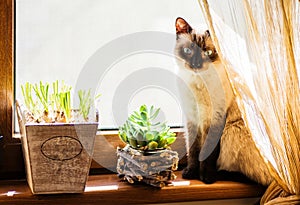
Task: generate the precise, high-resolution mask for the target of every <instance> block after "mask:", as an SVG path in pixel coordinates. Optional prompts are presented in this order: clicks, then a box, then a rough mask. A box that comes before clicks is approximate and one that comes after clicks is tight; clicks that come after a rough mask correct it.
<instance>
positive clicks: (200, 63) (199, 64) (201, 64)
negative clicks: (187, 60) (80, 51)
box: [189, 62, 203, 70]
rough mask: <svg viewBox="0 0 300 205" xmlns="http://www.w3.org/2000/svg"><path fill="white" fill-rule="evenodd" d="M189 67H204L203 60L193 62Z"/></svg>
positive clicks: (197, 68)
mask: <svg viewBox="0 0 300 205" xmlns="http://www.w3.org/2000/svg"><path fill="white" fill-rule="evenodd" d="M189 67H190V68H191V69H193V70H200V69H201V68H203V62H198V63H191V64H189Z"/></svg>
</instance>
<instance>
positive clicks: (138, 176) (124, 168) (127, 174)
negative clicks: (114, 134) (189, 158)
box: [117, 145, 179, 188]
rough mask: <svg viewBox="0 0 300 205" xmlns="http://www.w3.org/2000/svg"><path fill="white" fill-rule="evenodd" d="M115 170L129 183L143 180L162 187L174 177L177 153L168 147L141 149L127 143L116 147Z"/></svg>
mask: <svg viewBox="0 0 300 205" xmlns="http://www.w3.org/2000/svg"><path fill="white" fill-rule="evenodd" d="M117 156H118V163H117V172H118V175H119V177H120V178H121V179H122V180H126V181H128V182H129V183H131V184H134V183H136V182H144V183H146V184H149V185H152V186H154V187H160V188H161V187H164V186H166V185H168V184H170V181H171V180H174V179H175V178H176V175H175V174H174V173H173V171H175V170H177V167H178V160H179V159H178V153H177V152H176V151H172V150H170V149H160V150H151V151H141V150H137V149H133V148H132V147H130V146H129V145H127V146H126V147H124V148H118V149H117Z"/></svg>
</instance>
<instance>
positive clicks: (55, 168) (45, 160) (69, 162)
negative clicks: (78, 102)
mask: <svg viewBox="0 0 300 205" xmlns="http://www.w3.org/2000/svg"><path fill="white" fill-rule="evenodd" d="M17 114H18V120H19V127H20V132H21V142H22V148H23V154H24V160H25V166H26V175H27V181H28V184H29V187H30V189H31V191H32V193H33V194H56V193H82V192H83V191H84V188H85V184H86V180H87V177H88V173H89V169H90V165H91V161H92V153H93V148H94V141H95V136H96V132H97V127H98V123H97V122H94V123H73V124H69V123H44V124H39V123H30V124H29V123H26V122H25V117H24V111H22V110H21V108H20V106H19V105H18V104H17Z"/></svg>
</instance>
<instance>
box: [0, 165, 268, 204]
mask: <svg viewBox="0 0 300 205" xmlns="http://www.w3.org/2000/svg"><path fill="white" fill-rule="evenodd" d="M176 175H177V179H176V180H175V181H174V184H175V185H174V186H166V187H164V188H162V189H158V188H154V187H151V186H149V185H144V184H140V185H131V184H129V183H127V182H121V181H120V179H119V178H118V177H117V175H116V174H104V175H95V176H89V179H88V182H87V185H86V190H85V192H84V193H83V194H56V195H32V194H31V192H30V189H29V187H28V185H27V182H26V180H21V181H20V180H14V181H8V180H7V181H0V204H2V203H3V204H14V205H17V204H22V205H23V204H100V203H101V204H147V203H148V204H149V203H151V204H154V203H171V202H188V201H203V200H211V199H238V198H251V197H260V196H262V195H263V192H264V190H265V188H264V187H262V186H259V185H257V184H253V183H251V182H243V183H242V182H233V181H217V182H216V183H214V184H210V185H207V184H204V183H202V182H201V181H198V180H184V179H181V172H179V171H178V172H176Z"/></svg>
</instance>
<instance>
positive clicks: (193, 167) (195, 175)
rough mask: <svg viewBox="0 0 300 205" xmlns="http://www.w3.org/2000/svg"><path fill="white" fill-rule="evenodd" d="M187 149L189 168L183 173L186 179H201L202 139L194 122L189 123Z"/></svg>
mask: <svg viewBox="0 0 300 205" xmlns="http://www.w3.org/2000/svg"><path fill="white" fill-rule="evenodd" d="M187 131H188V133H187V134H186V136H185V138H186V149H187V167H186V168H185V169H184V170H183V172H182V178H184V179H199V166H200V164H199V154H200V141H199V140H200V137H199V136H198V128H197V125H195V124H194V123H193V122H188V123H187Z"/></svg>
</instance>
